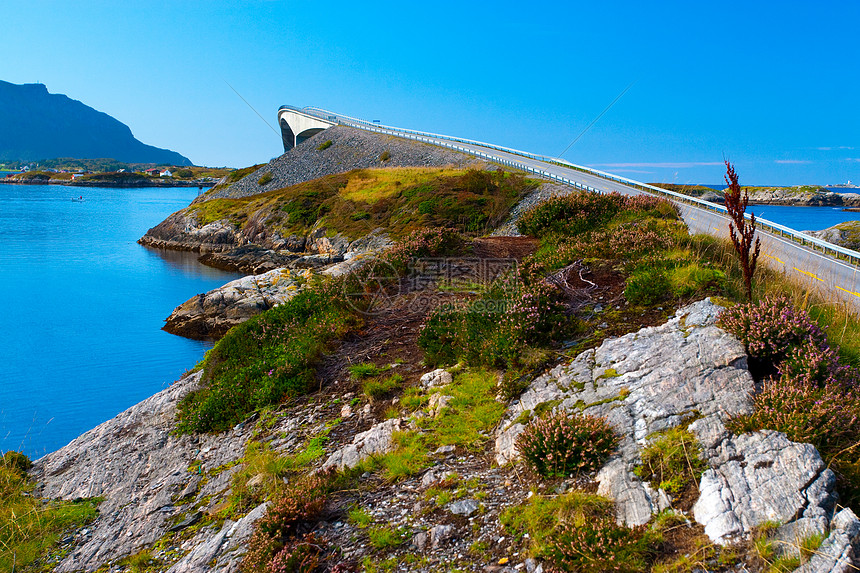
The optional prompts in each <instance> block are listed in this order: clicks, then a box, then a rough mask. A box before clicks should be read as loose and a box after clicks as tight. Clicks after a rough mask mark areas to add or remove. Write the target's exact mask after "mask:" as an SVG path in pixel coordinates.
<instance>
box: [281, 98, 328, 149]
mask: <svg viewBox="0 0 860 573" xmlns="http://www.w3.org/2000/svg"><path fill="white" fill-rule="evenodd" d="M337 124H338V122H337V120H336V119H335V118H334V117H332V118H331V119H324V118H322V117H318V116H317V115H312V114H310V113H308V112H306V111H304V110H301V109H299V108H297V107H293V106H290V105H282V106H281V108H280V109H279V110H278V125H280V126H281V139H282V140H283V142H284V151H289V150H290V149H292V148H293V147H295V146H296V145H298V144H300V143H301V142H303V141H304V140H306V139H308V138H309V137H313V136H314V135H316V134H318V133H319V132H321V131H322V130H324V129H328V128H329V127H331V126H333V125H337Z"/></svg>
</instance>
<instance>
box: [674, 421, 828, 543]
mask: <svg viewBox="0 0 860 573" xmlns="http://www.w3.org/2000/svg"><path fill="white" fill-rule="evenodd" d="M690 429H691V431H693V432H694V434H696V436H697V438H699V441H700V443H702V445H703V446H704V448H705V451H706V452H707V454H706V458H707V460H708V465H710V469H708V470H707V471H706V472H705V473H704V475H702V479H701V483H700V485H699V492H700V494H699V499H698V500H697V501H696V504H695V505H694V506H693V516H694V517H695V518H696V521H698V522H699V523H701V524H702V525H704V526H705V533H706V534H707V535H708V537H710V538H711V539H712V540H713V541H715V542H717V543H721V544H727V543H731V542H733V541H736V540H738V539H740V538H742V537H744V536H745V535H747V534H749V533H750V532H752V530H753V529H754V528H755V527H756V526H759V525H761V524H763V523H765V522H774V523H779V524H781V526H780V528H779V529H778V530H777V532H776V538H777V539H783V540H786V541H788V540H793V539H795V538H798V539H802V538H805V537H809V536H810V535H813V534H824V533H826V531H827V526H828V522H829V517H830V515H831V512H832V510H833V508H834V505H835V502H836V496H835V493H834V491H833V487H834V485H835V483H836V476H835V474H834V473H833V472H832V471H830V470H829V469H827V468H826V467H825V465H824V461H823V460H822V459H821V456H820V455H819V454H818V451H817V450H816V449H815V447H813V446H811V445H810V444H797V443H794V442H791V441H789V439H788V438H786V437H785V434H781V433H779V432H773V431H770V430H763V431H760V432H754V433H751V434H743V435H741V436H729V435H728V433H727V432H726V431H725V429H724V428H722V425H721V424H719V423H718V422H716V421H709V422H704V421H702V420H697V421H696V422H694V424H692V425H691V426H690Z"/></svg>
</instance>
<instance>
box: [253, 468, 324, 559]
mask: <svg viewBox="0 0 860 573" xmlns="http://www.w3.org/2000/svg"><path fill="white" fill-rule="evenodd" d="M334 479H335V475H334V473H332V472H324V473H317V474H311V475H307V476H304V477H303V478H301V479H299V480H297V481H295V482H294V483H292V484H290V487H289V488H287V489H285V490H284V491H283V492H282V493H281V494H280V495H279V496H278V497H277V498H276V499H275V500H274V501H273V502H272V503H271V504H270V505H269V507H268V508H267V509H266V514H265V515H264V516H263V518H262V519H260V521H259V522H258V523H257V529H256V530H255V531H254V534H253V535H252V536H251V539H250V540H249V542H248V551H247V553H246V554H245V557H244V559H243V560H242V571H245V572H247V573H251V572H257V571H271V572H272V573H281V572H288V571H289V572H293V571H295V572H310V571H313V570H314V569H315V568H316V566H317V565H318V563H319V557H320V556H321V555H322V545H323V544H322V543H321V542H319V541H318V540H316V539H315V538H314V537H313V535H306V532H307V530H309V527H308V525H310V524H312V523H313V522H315V521H317V520H318V518H319V514H320V511H321V510H322V508H323V506H324V505H325V501H326V495H327V494H328V492H329V490H330V489H331V487H332V484H333V482H334Z"/></svg>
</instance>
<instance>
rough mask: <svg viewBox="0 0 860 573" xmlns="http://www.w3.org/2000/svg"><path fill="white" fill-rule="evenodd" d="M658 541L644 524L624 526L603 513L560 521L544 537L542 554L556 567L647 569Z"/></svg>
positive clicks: (582, 571) (592, 571)
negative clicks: (550, 533)
mask: <svg viewBox="0 0 860 573" xmlns="http://www.w3.org/2000/svg"><path fill="white" fill-rule="evenodd" d="M660 541H661V539H660V535H659V534H657V533H655V532H653V531H651V530H649V529H647V528H646V527H645V526H640V527H635V528H628V527H624V526H623V525H618V524H617V523H616V522H615V517H614V516H612V515H604V516H599V517H594V518H592V519H584V520H582V521H581V522H579V523H575V524H573V523H565V524H563V525H562V526H561V527H560V528H559V529H558V530H557V531H556V532H555V533H554V534H553V535H552V536H550V538H549V539H548V543H547V548H546V550H545V554H546V556H547V557H548V558H549V559H550V560H551V561H552V562H553V563H554V565H555V566H556V567H557V568H558V569H557V570H559V571H575V572H577V573H603V572H605V571H620V572H630V573H634V572H640V571H647V570H648V563H649V561H650V560H651V558H653V557H654V556H655V555H656V553H657V549H658V547H659V544H660Z"/></svg>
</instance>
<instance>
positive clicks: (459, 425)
mask: <svg viewBox="0 0 860 573" xmlns="http://www.w3.org/2000/svg"><path fill="white" fill-rule="evenodd" d="M496 381H497V375H496V374H495V373H494V372H491V371H489V370H467V371H464V372H461V373H459V374H457V375H456V376H455V377H454V381H453V383H451V384H449V385H448V386H445V387H444V388H443V389H442V390H441V391H442V392H444V393H445V394H448V395H450V396H453V399H452V400H451V402H450V404H449V406H450V407H449V408H446V409H445V410H443V411H442V413H441V414H440V415H439V416H437V417H436V418H434V419H429V418H425V419H422V420H420V421H419V424H421V425H422V427H424V428H425V429H426V430H429V432H430V434H429V438H428V440H429V441H431V442H432V444H433V446H436V447H438V446H444V445H454V446H463V447H465V448H469V449H472V450H476V451H477V450H479V449H480V448H481V447H482V446H483V444H484V443H485V442H486V441H487V440H489V439H490V438H489V433H490V432H492V430H493V428H495V427H496V425H497V424H498V423H499V421H500V420H501V419H502V415H504V412H505V406H504V404H502V403H500V402H499V401H498V400H496V392H497V389H496Z"/></svg>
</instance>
